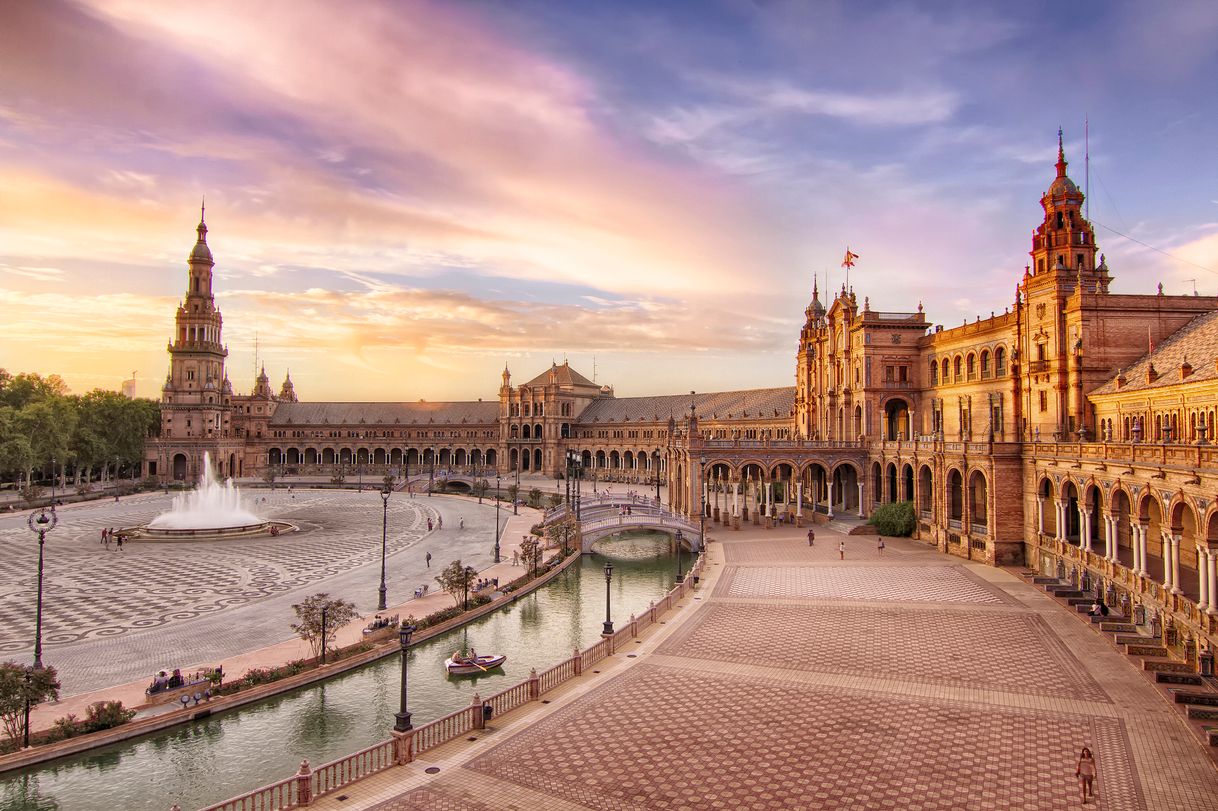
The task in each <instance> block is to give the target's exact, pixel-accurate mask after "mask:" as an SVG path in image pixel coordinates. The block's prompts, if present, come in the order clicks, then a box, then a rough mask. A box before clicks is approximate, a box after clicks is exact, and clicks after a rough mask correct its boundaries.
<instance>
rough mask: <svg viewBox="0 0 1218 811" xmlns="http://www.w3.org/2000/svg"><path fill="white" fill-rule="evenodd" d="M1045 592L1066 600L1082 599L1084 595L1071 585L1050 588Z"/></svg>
mask: <svg viewBox="0 0 1218 811" xmlns="http://www.w3.org/2000/svg"><path fill="white" fill-rule="evenodd" d="M1045 591H1047V592H1049V593H1050V594H1052V595H1053V596H1054V597H1061V598H1062V599H1065V598H1067V597H1082V596H1083V593H1082V592H1081V591H1079V590H1078V589H1076V588H1074V586H1071V585H1065V586H1049V587H1048V588H1046V589H1045Z"/></svg>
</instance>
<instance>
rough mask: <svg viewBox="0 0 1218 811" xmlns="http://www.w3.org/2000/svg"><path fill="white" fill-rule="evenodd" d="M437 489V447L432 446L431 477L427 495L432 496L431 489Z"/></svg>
mask: <svg viewBox="0 0 1218 811" xmlns="http://www.w3.org/2000/svg"><path fill="white" fill-rule="evenodd" d="M434 489H436V447H435V446H434V445H433V446H432V447H431V477H430V479H428V482H427V497H428V498H431V491H432V490H434Z"/></svg>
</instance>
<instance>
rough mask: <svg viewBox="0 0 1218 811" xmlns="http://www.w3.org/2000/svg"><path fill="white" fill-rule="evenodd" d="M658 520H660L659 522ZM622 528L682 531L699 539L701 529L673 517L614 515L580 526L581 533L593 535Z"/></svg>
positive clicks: (689, 522) (586, 522)
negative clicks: (601, 531) (604, 530)
mask: <svg viewBox="0 0 1218 811" xmlns="http://www.w3.org/2000/svg"><path fill="white" fill-rule="evenodd" d="M657 519H658V520H657ZM617 527H621V528H623V529H628V528H630V527H658V528H660V529H672V530H673V531H676V530H678V529H679V530H681V531H682V532H683V533H685V534H686V535H687V536H688V537H690V538H698V537H700V536H699V532H700V529H699V527H698V525H697V524H695V523H694V522H692V521H687V520H686V519H684V518H677V517H676V516H673V515H660V516H654V515H612V516H609V517H607V518H601V519H598V520H596V521H584V522H583V523H581V524H580V525H579V528H580V532H582V533H584V534H585V535H592V534H595V533H597V532H599V531H600V530H603V529H614V528H617Z"/></svg>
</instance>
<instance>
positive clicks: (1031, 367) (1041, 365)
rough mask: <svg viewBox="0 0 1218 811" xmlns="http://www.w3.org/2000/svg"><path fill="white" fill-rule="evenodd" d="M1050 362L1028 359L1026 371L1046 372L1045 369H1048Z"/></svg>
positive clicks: (1032, 372)
mask: <svg viewBox="0 0 1218 811" xmlns="http://www.w3.org/2000/svg"><path fill="white" fill-rule="evenodd" d="M1051 363H1052V361H1048V360H1030V361H1028V372H1029V373H1030V374H1037V373H1040V372H1047V371H1049V365H1050V364H1051Z"/></svg>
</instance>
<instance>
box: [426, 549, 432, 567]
mask: <svg viewBox="0 0 1218 811" xmlns="http://www.w3.org/2000/svg"><path fill="white" fill-rule="evenodd" d="M427 568H428V569H430V568H431V553H430V552H428V553H427Z"/></svg>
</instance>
